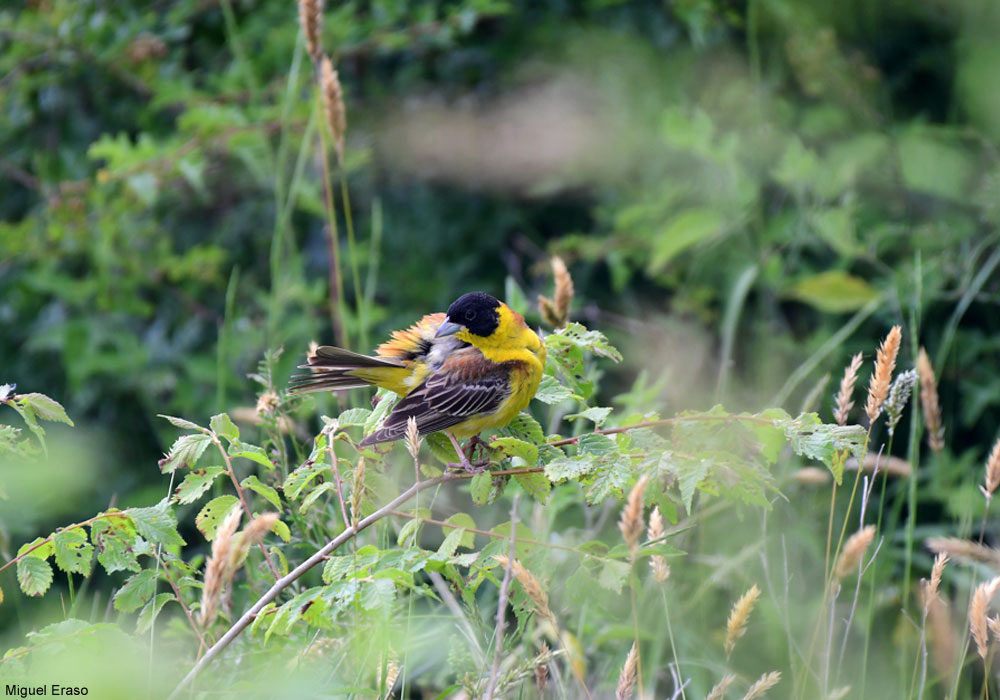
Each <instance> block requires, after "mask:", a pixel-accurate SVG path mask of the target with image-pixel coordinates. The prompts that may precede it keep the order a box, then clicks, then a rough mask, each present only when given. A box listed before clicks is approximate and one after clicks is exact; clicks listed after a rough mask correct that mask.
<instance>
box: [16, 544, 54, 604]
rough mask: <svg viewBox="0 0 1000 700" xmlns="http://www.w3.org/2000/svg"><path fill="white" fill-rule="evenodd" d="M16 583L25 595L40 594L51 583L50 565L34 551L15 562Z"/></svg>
mask: <svg viewBox="0 0 1000 700" xmlns="http://www.w3.org/2000/svg"><path fill="white" fill-rule="evenodd" d="M36 551H37V550H36ZM17 585H19V586H20V587H21V590H22V591H24V593H25V594H26V595H35V596H38V595H42V594H43V593H45V591H47V590H49V586H51V585H52V567H51V566H50V565H49V562H48V560H46V559H43V558H41V557H37V556H35V552H32V553H31V554H28V555H27V556H25V557H22V558H21V559H20V560H19V561H18V562H17Z"/></svg>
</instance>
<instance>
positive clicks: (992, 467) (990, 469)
mask: <svg viewBox="0 0 1000 700" xmlns="http://www.w3.org/2000/svg"><path fill="white" fill-rule="evenodd" d="M983 481H984V484H985V486H980V487H979V490H980V491H982V492H983V495H984V496H986V501H987V502H989V501H990V499H992V498H993V494H994V492H996V490H997V486H1000V439H998V440H997V441H996V444H995V445H993V450H992V451H991V452H990V456H989V459H987V460H986V477H985V479H984V480H983Z"/></svg>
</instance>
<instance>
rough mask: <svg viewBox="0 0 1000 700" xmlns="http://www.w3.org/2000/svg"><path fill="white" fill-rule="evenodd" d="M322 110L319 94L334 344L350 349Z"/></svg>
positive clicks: (317, 107)
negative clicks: (345, 322)
mask: <svg viewBox="0 0 1000 700" xmlns="http://www.w3.org/2000/svg"><path fill="white" fill-rule="evenodd" d="M322 110H323V106H322V104H321V102H320V96H319V94H318V93H317V95H316V113H317V115H318V119H319V120H320V128H319V140H320V144H321V145H322V150H323V192H324V194H325V197H326V198H325V203H326V218H327V225H326V248H327V255H328V256H329V263H330V264H329V279H330V281H329V284H330V292H329V298H330V301H329V304H330V323H331V325H332V326H333V337H334V342H336V343H338V344H340V345H343V346H344V347H349V346H350V339H349V337H348V335H347V329H346V328H345V327H344V321H343V319H344V313H343V305H344V288H343V282H342V281H341V277H340V237H339V235H338V232H337V208H336V203H335V202H334V199H333V185H332V184H331V178H330V160H329V158H328V157H327V155H326V153H327V150H328V148H327V144H326V129H324V128H323V126H322V122H323V118H322V116H323V114H322Z"/></svg>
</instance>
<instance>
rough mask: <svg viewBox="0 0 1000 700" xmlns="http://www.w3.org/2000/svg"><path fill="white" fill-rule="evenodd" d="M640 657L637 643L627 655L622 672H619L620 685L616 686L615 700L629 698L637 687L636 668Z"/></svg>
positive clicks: (626, 699) (627, 699)
mask: <svg viewBox="0 0 1000 700" xmlns="http://www.w3.org/2000/svg"><path fill="white" fill-rule="evenodd" d="M638 659H639V650H638V649H637V648H636V646H635V644H634V643H633V644H632V648H631V649H629V652H628V656H626V657H625V665H624V666H622V670H621V673H619V674H618V687H617V688H615V700H629V699H630V698H631V697H632V691H633V690H634V689H635V670H636V663H637V662H638Z"/></svg>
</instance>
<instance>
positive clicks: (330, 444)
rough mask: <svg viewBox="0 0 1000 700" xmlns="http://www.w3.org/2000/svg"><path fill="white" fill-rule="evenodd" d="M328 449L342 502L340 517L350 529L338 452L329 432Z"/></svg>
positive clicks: (338, 498) (339, 498)
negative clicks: (338, 463)
mask: <svg viewBox="0 0 1000 700" xmlns="http://www.w3.org/2000/svg"><path fill="white" fill-rule="evenodd" d="M326 447H327V450H329V452H330V465H331V466H332V467H333V478H334V484H335V485H336V487H337V500H338V501H340V515H341V517H343V518H344V527H349V526H350V524H351V519H350V518H348V517H347V505H346V503H345V502H344V490H343V487H342V484H343V482H342V480H341V478H340V468H339V467H338V465H337V462H338V460H337V452H336V450H334V449H333V447H334V440H333V435H332V434H331V433H329V432H328V433H327V439H326Z"/></svg>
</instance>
